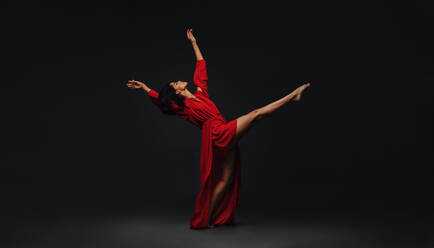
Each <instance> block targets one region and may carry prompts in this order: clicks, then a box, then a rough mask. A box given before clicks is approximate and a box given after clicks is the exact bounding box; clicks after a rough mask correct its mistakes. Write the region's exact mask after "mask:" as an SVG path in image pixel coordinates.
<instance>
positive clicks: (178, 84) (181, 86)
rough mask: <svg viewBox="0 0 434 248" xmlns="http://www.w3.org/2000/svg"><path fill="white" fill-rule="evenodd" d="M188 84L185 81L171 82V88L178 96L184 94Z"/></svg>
mask: <svg viewBox="0 0 434 248" xmlns="http://www.w3.org/2000/svg"><path fill="white" fill-rule="evenodd" d="M187 85H188V83H187V82H183V81H176V82H171V83H170V86H172V88H173V89H175V91H176V94H180V93H182V92H183V91H184V90H185V89H186V88H187Z"/></svg>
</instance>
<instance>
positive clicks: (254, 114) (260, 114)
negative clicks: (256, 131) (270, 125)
mask: <svg viewBox="0 0 434 248" xmlns="http://www.w3.org/2000/svg"><path fill="white" fill-rule="evenodd" d="M309 86H310V83H307V84H303V85H302V86H300V87H298V88H297V89H295V90H294V91H293V92H291V93H289V94H288V95H286V96H284V97H282V98H281V99H279V100H277V101H274V102H272V103H270V104H268V105H266V106H264V107H261V108H258V109H255V110H253V111H251V112H250V113H248V114H245V115H243V116H241V117H238V118H237V131H236V141H239V140H240V139H241V137H242V136H243V135H244V133H246V132H247V130H249V129H250V128H251V127H252V126H254V124H255V123H256V122H257V121H258V120H261V119H263V118H265V117H267V116H269V115H270V114H271V113H273V112H274V111H276V110H278V109H279V108H281V107H283V105H285V104H286V103H288V102H290V101H291V100H293V101H299V100H300V97H301V94H302V92H303V91H304V90H305V89H306V88H307V87H309Z"/></svg>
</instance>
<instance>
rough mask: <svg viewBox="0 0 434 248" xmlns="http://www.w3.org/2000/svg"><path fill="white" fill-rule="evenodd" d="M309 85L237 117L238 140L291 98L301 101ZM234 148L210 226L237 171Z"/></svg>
mask: <svg viewBox="0 0 434 248" xmlns="http://www.w3.org/2000/svg"><path fill="white" fill-rule="evenodd" d="M309 86H310V83H307V84H303V85H302V86H300V87H298V88H297V89H295V90H294V91H293V92H291V93H289V94H288V95H286V96H285V97H282V98H281V99H279V100H277V101H275V102H272V103H270V104H268V105H266V106H264V107H262V108H258V109H255V110H253V111H251V112H250V113H248V114H246V115H243V116H241V117H239V118H238V119H237V131H236V137H235V139H236V142H238V140H240V138H241V137H242V136H243V134H244V133H246V131H247V130H249V129H250V128H251V127H252V126H253V125H254V124H255V123H256V121H258V120H260V119H263V118H265V117H267V116H269V115H270V114H271V113H273V112H274V111H276V110H277V109H279V108H281V107H282V106H283V105H285V104H286V103H288V102H289V101H291V100H293V101H299V100H300V97H301V93H302V92H303V90H304V89H306V88H307V87H309ZM236 142H235V143H236ZM234 150H235V149H232V150H231V152H229V153H228V156H227V158H226V160H225V162H224V163H223V170H224V172H223V177H222V179H221V180H220V181H219V182H218V183H217V184H216V187H215V188H214V192H213V194H212V196H211V202H210V207H209V211H208V227H212V226H210V221H211V217H212V214H213V213H214V210H215V206H216V205H217V204H218V202H219V200H220V199H221V196H222V195H223V193H224V191H225V190H226V189H227V187H228V186H229V185H230V184H232V183H233V177H234V173H235V172H234V164H235V156H234V155H235V151H234Z"/></svg>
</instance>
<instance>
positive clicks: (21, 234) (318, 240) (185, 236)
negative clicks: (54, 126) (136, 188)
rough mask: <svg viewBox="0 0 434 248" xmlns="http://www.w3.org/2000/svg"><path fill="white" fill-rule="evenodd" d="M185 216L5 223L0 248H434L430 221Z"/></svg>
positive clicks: (54, 218)
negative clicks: (206, 224)
mask: <svg viewBox="0 0 434 248" xmlns="http://www.w3.org/2000/svg"><path fill="white" fill-rule="evenodd" d="M189 214H190V213H189V212H188V211H178V212H176V213H171V212H170V211H167V210H164V211H155V212H154V213H148V214H129V215H125V214H124V215H114V214H101V215H99V216H95V215H87V216H85V215H78V214H72V215H62V216H47V217H46V218H44V217H43V216H39V217H32V218H30V217H26V218H10V219H9V220H8V221H3V223H2V224H3V225H2V229H3V231H2V233H3V234H7V235H6V237H2V239H1V243H0V247H4V248H6V247H32V248H33V247H44V248H50V247H53V248H54V247H56V248H59V247H83V248H84V247H104V248H111V247H123V248H124V247H228V248H229V247H237V248H240V247H249V248H254V247H273V248H275V247H282V248H283V247H323V248H326V247H333V248H336V247H346V248H348V247H352V248H353V247H412V248H416V247H434V242H433V239H432V236H433V235H432V234H433V232H432V231H433V227H432V225H430V223H432V222H429V223H428V222H427V221H424V220H423V219H422V220H421V219H419V220H417V221H416V220H409V219H406V220H402V219H388V220H380V219H378V218H377V219H375V220H373V219H367V218H357V219H355V218H350V217H340V218H336V217H333V218H332V217H315V216H310V217H294V216H292V217H291V216H284V217H282V214H281V213H265V212H262V213H261V212H256V213H254V212H250V213H249V212H242V213H237V223H236V225H234V226H220V227H217V228H214V229H201V230H191V229H189V222H188V221H189V217H190V216H189Z"/></svg>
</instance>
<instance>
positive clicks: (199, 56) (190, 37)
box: [187, 29, 203, 61]
mask: <svg viewBox="0 0 434 248" xmlns="http://www.w3.org/2000/svg"><path fill="white" fill-rule="evenodd" d="M187 38H188V40H190V42H191V45H192V46H193V50H194V54H195V55H196V60H197V61H199V60H202V59H203V56H202V53H201V52H200V50H199V46H198V45H197V42H196V38H194V36H193V29H187Z"/></svg>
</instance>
